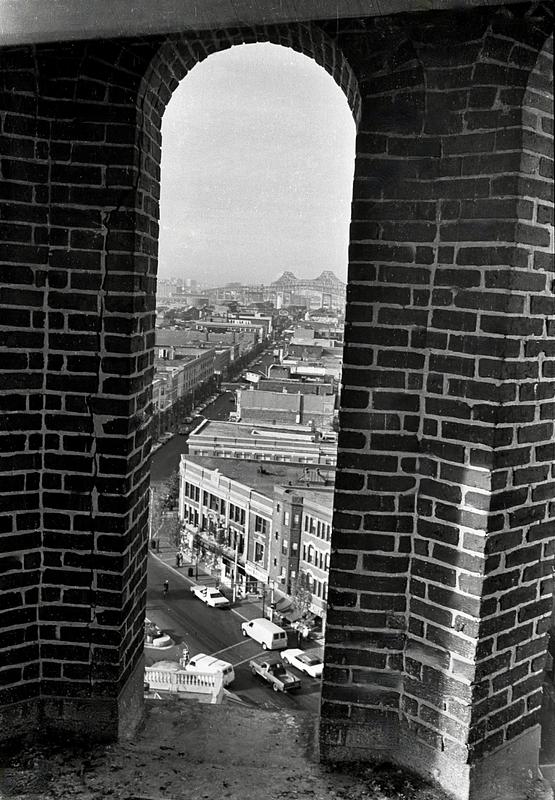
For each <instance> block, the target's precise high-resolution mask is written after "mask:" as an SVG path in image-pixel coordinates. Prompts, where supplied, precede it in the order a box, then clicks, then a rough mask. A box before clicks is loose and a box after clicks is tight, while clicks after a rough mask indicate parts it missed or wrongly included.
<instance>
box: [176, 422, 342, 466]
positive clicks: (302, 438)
mask: <svg viewBox="0 0 555 800" xmlns="http://www.w3.org/2000/svg"><path fill="white" fill-rule="evenodd" d="M188 447H189V453H191V455H198V456H214V457H222V458H235V459H241V460H247V461H251V460H254V461H273V462H281V463H292V464H312V465H315V466H326V467H333V466H335V463H336V460H337V441H336V437H335V436H333V435H329V436H325V437H324V436H320V434H319V433H318V432H316V431H314V430H313V429H312V427H307V426H300V425H299V426H294V427H290V426H286V425H283V424H282V425H281V426H280V429H279V430H276V428H275V427H274V426H273V425H268V424H267V423H262V422H261V423H259V424H257V425H256V426H254V425H253V423H250V424H247V423H243V422H213V421H208V420H207V421H206V422H205V423H204V424H203V425H201V426H199V427H198V428H197V429H196V430H195V431H194V432H193V433H192V434H191V435H190V436H189V439H188Z"/></svg>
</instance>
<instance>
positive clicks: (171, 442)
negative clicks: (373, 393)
mask: <svg viewBox="0 0 555 800" xmlns="http://www.w3.org/2000/svg"><path fill="white" fill-rule="evenodd" d="M344 308H345V284H344V283H343V282H342V281H340V280H339V278H338V277H337V276H336V275H335V274H334V273H333V272H331V271H329V270H324V271H322V273H321V274H320V275H317V276H315V277H314V278H297V277H296V276H295V275H294V274H293V273H292V272H291V271H284V272H283V274H282V275H281V276H280V277H279V278H278V279H277V280H275V281H273V282H272V283H270V284H267V285H265V284H250V283H239V282H233V283H227V284H224V285H222V286H208V285H204V284H203V283H201V282H200V281H196V280H192V279H178V278H171V279H159V281H158V292H157V304H156V328H155V361H154V377H153V384H152V387H153V388H152V405H153V422H152V436H153V463H152V477H151V517H150V526H149V527H150V533H149V553H150V558H149V594H148V602H147V619H146V623H145V642H146V647H145V654H146V660H145V663H146V667H145V691H146V693H147V696H149V697H154V698H157V697H159V698H162V697H166V696H168V695H170V696H172V697H174V698H183V697H186V698H190V697H191V695H193V696H194V697H196V698H197V699H200V700H204V701H205V702H225V701H226V699H228V698H229V697H235V698H238V699H241V700H243V701H245V700H247V701H248V702H250V703H254V704H255V705H261V706H264V707H271V708H273V707H275V706H276V702H277V705H278V707H281V704H285V705H286V706H287V705H288V704H291V703H293V704H294V706H299V707H301V708H306V709H309V710H312V711H313V712H314V713H316V712H317V703H318V698H319V681H320V678H321V675H322V667H323V664H322V661H323V645H324V639H323V636H324V634H323V631H324V630H325V619H326V605H327V593H328V570H329V560H330V540H331V528H332V512H333V490H334V483H335V467H336V451H337V430H338V418H337V415H338V407H339V388H340V382H341V367H342V354H343V329H344ZM198 600H200V601H202V602H203V604H204V607H203V606H201V604H200V603H198V602H197V601H198ZM223 611H225V613H222V612H223ZM252 626H254V628H253V627H252ZM265 626H270V627H271V626H274V629H275V634H274V635H275V636H277V637H279V640H276V641H272V640H271V639H270V640H268V641H266V639H265V637H266V636H267V635H271V634H269V633H268V632H267V631H266V629H265ZM259 627H261V632H260V633H259V634H258V633H257V630H258V628H259ZM257 636H258V638H257ZM261 647H262V649H263V650H265V649H269V650H276V651H277V652H275V653H272V654H271V656H269V657H265V659H264V660H263V661H261V660H260V658H261V657H260V648H261ZM268 689H271V690H273V691H274V692H276V693H278V692H279V697H280V700H279V701H276V695H275V694H272V695H270V693H269V691H268ZM270 698H271V699H270Z"/></svg>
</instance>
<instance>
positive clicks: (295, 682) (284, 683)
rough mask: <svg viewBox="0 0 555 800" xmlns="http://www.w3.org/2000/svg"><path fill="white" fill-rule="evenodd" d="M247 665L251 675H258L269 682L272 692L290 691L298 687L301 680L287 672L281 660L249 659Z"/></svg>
mask: <svg viewBox="0 0 555 800" xmlns="http://www.w3.org/2000/svg"><path fill="white" fill-rule="evenodd" d="M249 667H250V668H251V672H252V674H253V675H259V676H260V677H261V678H262V679H263V680H265V681H266V682H267V683H269V684H270V686H271V687H272V689H273V690H274V692H290V691H291V690H292V689H300V688H301V682H300V680H299V679H298V678H295V676H294V675H292V674H291V673H290V672H287V670H286V669H285V667H284V666H283V663H282V662H281V661H257V660H256V659H251V661H249Z"/></svg>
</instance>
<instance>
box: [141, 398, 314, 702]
mask: <svg viewBox="0 0 555 800" xmlns="http://www.w3.org/2000/svg"><path fill="white" fill-rule="evenodd" d="M232 398H233V394H232V393H231V392H225V393H223V394H222V395H220V396H219V397H218V398H217V400H215V401H214V402H213V403H211V404H210V405H209V406H207V407H206V408H205V409H204V411H203V412H202V416H203V417H205V418H207V419H227V417H228V414H229V412H230V410H232V409H233V408H234V407H235V406H234V404H233V403H231V402H230V400H231V399H232ZM186 451H187V436H181V435H178V434H177V435H175V436H174V437H173V438H172V439H170V440H169V441H168V442H167V444H165V445H163V447H161V448H159V450H157V451H156V453H154V455H153V457H152V463H151V468H150V476H151V484H152V485H153V486H155V485H156V484H159V483H161V482H162V481H165V480H167V479H168V478H169V477H170V475H171V474H172V472H173V471H174V470H176V469H177V468H178V466H179V461H180V458H181V454H182V453H185V452H186ZM166 579H168V580H169V582H170V591H169V594H168V595H167V597H164V596H163V594H162V586H163V583H164V581H165V580H166ZM190 586H191V581H190V580H189V579H188V578H187V577H186V576H185V575H183V574H182V572H178V571H177V570H174V569H172V568H171V567H168V566H166V565H165V564H164V563H163V562H161V561H160V560H159V559H157V558H156V556H154V555H153V554H152V553H150V554H149V559H148V589H147V612H146V613H147V617H148V618H149V619H151V620H152V621H153V622H155V623H156V625H158V627H159V628H160V629H161V630H163V631H164V632H165V633H168V634H169V635H170V636H171V637H172V639H173V640H174V641H175V642H176V647H174V648H172V649H171V650H162V651H156V650H154V649H152V648H148V649H146V650H145V654H146V664H147V666H150V665H152V664H153V663H155V662H156V661H164V660H167V659H170V660H172V661H177V660H178V659H179V645H181V644H182V643H183V642H185V643H186V644H187V648H188V649H189V652H190V654H191V655H196V654H197V653H208V654H210V655H215V654H221V657H222V658H223V659H224V660H225V661H229V662H231V663H232V664H233V666H234V669H235V681H234V683H233V684H232V686H231V690H232V691H233V692H234V693H235V694H236V695H238V696H239V697H240V698H241V699H243V700H244V701H246V702H248V703H250V704H254V705H257V706H261V707H263V708H268V709H272V708H273V709H283V708H286V709H287V708H289V709H303V710H305V711H306V710H308V711H311V712H312V713H314V715H316V714H317V713H318V708H319V703H320V681H318V680H314V679H313V678H310V677H308V676H307V675H301V674H300V673H296V670H295V669H294V668H293V669H292V672H294V673H296V674H297V677H300V678H301V681H302V688H301V690H300V691H299V692H296V693H295V694H290V695H289V694H283V693H281V692H273V691H272V689H271V687H270V686H268V685H267V684H265V683H264V682H263V681H262V679H261V678H256V677H254V676H253V675H252V674H251V671H250V669H249V666H248V662H249V659H251V658H253V657H254V656H257V655H261V654H263V653H264V651H263V650H262V649H261V648H260V646H259V645H258V644H257V643H256V642H254V641H253V640H252V639H249V638H245V637H243V635H242V632H241V622H244V621H245V619H246V617H243V616H242V615H241V610H240V607H239V608H237V609H230V610H222V609H214V608H208V607H207V606H205V605H204V603H202V602H200V600H197V599H196V598H194V597H193V595H192V594H191V592H190ZM296 646H297V645H296V642H291V647H296Z"/></svg>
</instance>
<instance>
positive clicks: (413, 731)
mask: <svg viewBox="0 0 555 800" xmlns="http://www.w3.org/2000/svg"><path fill="white" fill-rule="evenodd" d="M434 5H435V10H434V11H431V12H426V11H422V7H423V6H422V4H421V3H416V2H412V0H395V2H392V3H391V4H388V5H387V9H386V10H387V12H388V15H384V13H383V11H384V4H378V3H375V2H369V3H368V4H360V3H358V2H355V0H345V2H343V3H341V4H337V3H336V2H333V3H332V2H331V0H318V2H311V1H309V2H305V3H302V4H278V5H276V4H274V3H269V2H264V0H260V2H259V3H256V4H253V3H250V2H246V1H245V0H236V2H234V3H233V4H232V5H227V4H222V3H218V2H216V1H215V0H212V1H211V0H207V1H206V2H205V3H202V4H193V5H191V4H183V3H168V4H164V5H161V4H151V3H146V2H143V1H142V0H137V2H135V3H133V11H134V12H135V13H131V4H130V3H125V2H121V1H120V2H119V3H118V4H117V8H118V10H119V13H113V14H110V15H107V14H106V13H105V8H104V4H103V3H101V2H99V0H90V1H89V2H88V3H87V4H83V3H81V2H75V1H73V0H68V2H66V3H64V4H63V6H62V5H61V4H45V3H43V2H38V0H28V2H25V3H20V4H13V8H11V12H10V14H9V15H7V16H6V17H5V18H4V19H3V24H2V30H1V32H0V44H1V45H2V48H3V49H2V59H1V63H0V75H1V85H2V92H1V93H0V119H1V125H2V127H1V129H0V154H1V155H0V158H1V169H2V185H1V194H0V204H1V209H0V220H1V223H0V224H1V230H2V248H1V255H0V258H1V261H2V264H1V267H2V268H1V271H0V280H1V281H2V288H0V303H1V304H2V315H1V318H0V346H1V347H2V358H1V362H0V366H1V369H2V379H1V380H2V389H3V392H4V394H3V399H2V413H3V419H2V425H3V427H2V432H1V433H0V452H1V454H2V455H1V456H0V467H1V469H2V471H3V478H2V484H1V486H2V492H3V495H2V501H1V502H2V505H1V515H0V531H1V533H0V536H1V538H2V553H3V556H2V568H3V570H4V575H3V578H2V586H1V590H0V591H1V593H2V601H3V609H4V610H3V611H2V612H1V615H0V623H1V624H0V648H1V652H0V656H1V662H0V663H1V665H2V666H1V667H0V685H1V690H0V707H1V709H2V711H1V713H2V722H3V725H2V730H3V731H4V734H3V736H6V735H9V736H10V737H13V736H15V735H17V734H18V733H26V732H29V731H31V730H35V729H36V728H37V727H38V726H43V727H44V728H45V729H46V730H50V731H53V732H57V733H62V734H64V733H68V734H80V733H84V732H86V733H87V735H89V736H91V737H97V738H110V737H112V738H113V737H114V736H117V735H118V733H119V732H120V731H125V730H128V729H129V728H130V726H131V725H132V723H133V722H134V721H135V722H136V721H137V719H138V718H139V716H140V713H141V706H142V684H143V669H142V648H143V618H144V608H145V592H146V559H147V533H146V530H147V523H148V486H149V454H150V449H151V441H150V439H151V437H150V432H149V417H150V414H151V392H152V389H151V385H152V372H153V345H154V333H153V331H154V318H155V285H156V262H157V237H158V198H159V164H160V147H161V136H160V121H161V115H162V114H163V111H164V108H165V106H166V104H167V102H168V100H169V99H170V97H171V94H172V91H173V90H174V89H175V87H176V86H177V85H178V83H179V81H180V80H182V79H183V78H184V77H185V76H186V74H187V72H188V71H189V70H190V69H191V68H193V67H194V65H195V64H196V63H197V62H198V61H200V60H202V59H204V58H206V57H209V56H210V54H211V53H213V52H215V51H217V50H221V49H225V48H227V47H230V46H231V45H234V44H240V43H244V42H256V41H270V42H274V43H276V44H280V45H282V46H290V47H292V48H294V49H297V50H299V51H301V52H303V53H305V54H306V55H307V56H309V57H311V58H313V59H314V60H315V61H316V62H317V63H319V64H320V65H322V66H323V67H325V68H326V69H327V71H328V72H329V74H330V75H331V76H332V78H333V79H334V80H335V81H336V82H337V84H338V85H339V86H340V87H341V88H342V89H343V91H344V93H345V97H346V102H348V103H349V105H350V107H351V109H352V112H353V116H354V119H355V120H356V123H357V140H356V157H355V177H354V184H353V204H352V220H351V228H350V251H349V273H348V287H347V307H346V329H345V351H344V370H343V379H342V380H343V390H342V395H341V403H342V408H341V414H340V425H341V431H340V436H339V462H338V472H337V483H336V493H335V501H334V503H335V511H334V521H333V526H334V530H333V535H332V543H331V544H332V550H331V563H330V588H329V593H328V604H329V608H328V618H327V632H326V641H327V646H326V653H325V660H326V670H325V678H324V683H323V694H322V705H321V719H320V726H319V736H320V752H321V756H322V758H323V759H325V760H330V761H335V762H337V761H341V760H352V759H356V760H358V759H362V758H385V759H387V760H393V761H396V762H398V763H400V764H403V765H405V766H408V767H411V768H413V769H415V770H417V771H418V772H420V773H421V774H423V775H425V776H426V777H428V778H430V779H433V780H436V781H439V783H440V784H442V785H443V786H444V787H445V788H446V789H447V790H448V791H450V792H451V794H452V795H453V796H455V797H456V798H457V799H458V800H467V799H468V798H473V800H474V799H476V798H482V797H483V796H484V793H485V788H484V787H487V791H488V792H489V796H490V797H495V798H503V799H505V798H507V797H509V796H515V797H519V798H521V797H524V795H525V792H526V791H527V789H526V788H525V783H526V782H528V783H529V780H530V775H532V777H534V776H535V775H536V774H537V763H538V746H539V725H538V720H539V710H540V706H541V703H542V679H543V674H544V673H543V667H544V664H545V658H546V653H547V649H548V641H549V626H550V613H551V605H552V586H551V575H552V560H553V549H554V535H553V534H554V524H553V502H554V500H555V485H554V482H553V476H552V465H553V461H554V455H555V451H554V445H553V434H554V430H553V419H554V407H553V397H554V396H555V384H554V380H553V376H554V374H555V367H554V355H553V354H554V352H555V349H554V346H553V334H554V328H553V321H552V315H553V310H554V306H555V303H554V300H553V294H552V275H553V182H552V176H553V143H552V130H553V88H552V24H553V8H552V5H551V4H550V3H548V2H545V3H544V2H533V3H518V2H516V3H513V2H505V3H502V4H498V5H494V4H492V3H491V2H489V0H445V2H441V0H438V2H437V3H435V4H434ZM363 6H364V7H363ZM438 9H444V10H438ZM139 11H140V13H138V12H139ZM127 12H129V13H127ZM361 14H363V15H364V16H361ZM238 20H241V25H242V26H243V27H241V28H238V27H237V26H238ZM184 31H186V32H185V33H184Z"/></svg>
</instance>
